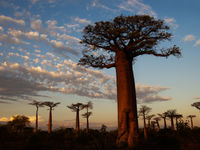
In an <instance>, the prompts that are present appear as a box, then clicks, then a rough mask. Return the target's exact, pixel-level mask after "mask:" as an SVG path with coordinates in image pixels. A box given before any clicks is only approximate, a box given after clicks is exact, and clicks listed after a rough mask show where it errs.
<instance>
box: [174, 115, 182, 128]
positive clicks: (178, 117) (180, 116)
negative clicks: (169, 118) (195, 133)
mask: <svg viewBox="0 0 200 150" xmlns="http://www.w3.org/2000/svg"><path fill="white" fill-rule="evenodd" d="M174 117H175V119H176V130H177V129H178V119H180V118H183V115H181V114H176V115H175V116H174Z"/></svg>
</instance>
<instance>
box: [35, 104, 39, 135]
mask: <svg viewBox="0 0 200 150" xmlns="http://www.w3.org/2000/svg"><path fill="white" fill-rule="evenodd" d="M35 117H36V118H35V132H37V131H38V107H36V116H35Z"/></svg>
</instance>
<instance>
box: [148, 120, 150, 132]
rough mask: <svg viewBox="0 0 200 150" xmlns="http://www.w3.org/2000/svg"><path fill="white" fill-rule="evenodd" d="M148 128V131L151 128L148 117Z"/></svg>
mask: <svg viewBox="0 0 200 150" xmlns="http://www.w3.org/2000/svg"><path fill="white" fill-rule="evenodd" d="M148 130H149V131H150V130H151V120H150V119H148Z"/></svg>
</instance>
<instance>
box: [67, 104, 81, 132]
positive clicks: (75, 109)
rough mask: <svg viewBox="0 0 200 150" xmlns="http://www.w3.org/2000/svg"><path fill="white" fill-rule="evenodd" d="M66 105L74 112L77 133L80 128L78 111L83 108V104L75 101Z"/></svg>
mask: <svg viewBox="0 0 200 150" xmlns="http://www.w3.org/2000/svg"><path fill="white" fill-rule="evenodd" d="M67 107H68V108H69V109H71V110H72V111H73V112H76V133H78V132H79V130H80V121H79V111H80V110H82V109H83V108H84V104H82V103H76V104H71V105H70V106H67Z"/></svg>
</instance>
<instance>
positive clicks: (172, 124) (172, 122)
mask: <svg viewBox="0 0 200 150" xmlns="http://www.w3.org/2000/svg"><path fill="white" fill-rule="evenodd" d="M171 129H172V130H174V119H173V117H171Z"/></svg>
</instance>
